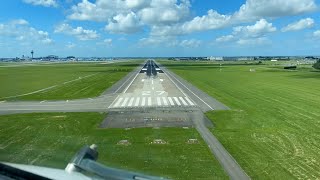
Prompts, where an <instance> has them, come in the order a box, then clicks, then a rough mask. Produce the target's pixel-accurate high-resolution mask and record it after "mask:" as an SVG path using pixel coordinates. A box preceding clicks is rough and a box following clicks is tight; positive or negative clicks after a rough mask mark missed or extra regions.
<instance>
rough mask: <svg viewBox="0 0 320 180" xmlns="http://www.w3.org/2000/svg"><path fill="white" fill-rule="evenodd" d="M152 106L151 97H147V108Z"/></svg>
mask: <svg viewBox="0 0 320 180" xmlns="http://www.w3.org/2000/svg"><path fill="white" fill-rule="evenodd" d="M151 105H152V101H151V97H148V106H151Z"/></svg>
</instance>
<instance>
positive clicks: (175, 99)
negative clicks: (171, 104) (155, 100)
mask: <svg viewBox="0 0 320 180" xmlns="http://www.w3.org/2000/svg"><path fill="white" fill-rule="evenodd" d="M173 99H174V101H175V102H176V103H177V105H178V106H181V103H180V102H179V100H178V98H177V97H173Z"/></svg>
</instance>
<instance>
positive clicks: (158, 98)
mask: <svg viewBox="0 0 320 180" xmlns="http://www.w3.org/2000/svg"><path fill="white" fill-rule="evenodd" d="M157 104H158V106H161V104H162V103H161V99H160V97H157Z"/></svg>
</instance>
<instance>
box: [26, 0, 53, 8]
mask: <svg viewBox="0 0 320 180" xmlns="http://www.w3.org/2000/svg"><path fill="white" fill-rule="evenodd" d="M23 1H24V2H25V3H28V4H32V5H36V6H45V7H50V6H52V7H57V6H58V3H57V1H56V0H23Z"/></svg>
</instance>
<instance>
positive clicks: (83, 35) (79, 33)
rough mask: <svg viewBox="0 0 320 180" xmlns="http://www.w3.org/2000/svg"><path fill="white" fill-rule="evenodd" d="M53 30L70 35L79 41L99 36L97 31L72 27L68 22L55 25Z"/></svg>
mask: <svg viewBox="0 0 320 180" xmlns="http://www.w3.org/2000/svg"><path fill="white" fill-rule="evenodd" d="M54 32H55V33H63V34H67V35H72V36H75V37H76V38H78V39H79V40H81V41H86V40H94V39H97V38H98V37H99V34H98V33H97V31H94V30H88V29H84V28H83V27H76V28H73V27H71V26H70V25H69V24H65V23H64V24H60V25H58V26H56V27H55V30H54Z"/></svg>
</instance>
